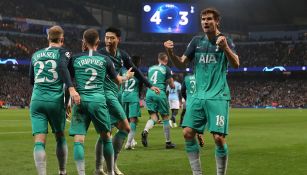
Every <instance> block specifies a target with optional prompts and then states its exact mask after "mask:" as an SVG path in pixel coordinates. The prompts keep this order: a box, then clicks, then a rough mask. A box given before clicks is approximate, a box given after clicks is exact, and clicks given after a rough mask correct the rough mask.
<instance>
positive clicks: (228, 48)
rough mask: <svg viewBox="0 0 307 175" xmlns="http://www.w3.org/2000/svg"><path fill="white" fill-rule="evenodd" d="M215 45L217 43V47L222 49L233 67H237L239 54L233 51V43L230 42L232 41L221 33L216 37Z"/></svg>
mask: <svg viewBox="0 0 307 175" xmlns="http://www.w3.org/2000/svg"><path fill="white" fill-rule="evenodd" d="M228 42H230V43H228ZM216 45H218V46H219V48H221V49H222V50H223V51H224V53H225V55H226V57H227V59H228V61H229V63H230V65H231V66H232V67H233V68H239V66H240V60H239V56H238V55H237V54H236V53H235V51H234V44H233V43H232V41H231V40H227V39H226V37H225V36H223V35H221V36H219V37H218V38H217V40H216Z"/></svg>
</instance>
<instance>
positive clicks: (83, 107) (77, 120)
mask: <svg viewBox="0 0 307 175" xmlns="http://www.w3.org/2000/svg"><path fill="white" fill-rule="evenodd" d="M81 111H82V113H81ZM90 122H91V119H90V118H89V117H88V113H87V102H82V103H81V104H80V105H73V107H72V120H71V124H70V128H69V135H70V136H73V137H74V148H73V154H74V161H75V163H76V167H77V171H78V175H85V159H84V139H85V135H86V133H87V129H88V127H89V125H90Z"/></svg>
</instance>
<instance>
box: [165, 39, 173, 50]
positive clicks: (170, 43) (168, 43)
mask: <svg viewBox="0 0 307 175" xmlns="http://www.w3.org/2000/svg"><path fill="white" fill-rule="evenodd" d="M164 47H165V49H167V50H168V49H173V48H174V42H173V41H171V40H167V41H165V42H164Z"/></svg>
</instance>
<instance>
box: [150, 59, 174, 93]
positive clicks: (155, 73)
mask: <svg viewBox="0 0 307 175" xmlns="http://www.w3.org/2000/svg"><path fill="white" fill-rule="evenodd" d="M148 78H149V82H150V83H151V84H152V85H153V86H156V87H158V88H159V89H160V90H161V91H162V92H165V91H166V81H167V80H168V79H169V78H171V70H170V68H169V67H168V66H165V65H163V64H159V65H154V66H151V67H150V68H149V70H148Z"/></svg>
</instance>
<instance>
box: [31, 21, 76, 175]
mask: <svg viewBox="0 0 307 175" xmlns="http://www.w3.org/2000/svg"><path fill="white" fill-rule="evenodd" d="M48 41H49V47H47V48H44V49H41V50H39V51H37V52H35V53H34V54H33V56H32V59H31V64H30V80H31V84H32V85H34V87H33V92H32V98H31V105H30V116H31V122H32V133H33V135H34V142H35V146H34V152H33V156H34V161H35V166H36V169H37V172H38V174H39V175H45V174H46V152H45V144H46V134H47V133H48V123H49V124H50V126H51V129H52V132H53V133H55V138H56V142H57V144H56V156H57V158H58V163H59V174H60V175H65V174H66V162H67V144H66V139H65V137H64V129H65V109H64V91H63V83H65V84H66V86H67V87H68V89H69V93H70V96H71V97H72V99H73V101H74V102H75V103H79V102H80V96H79V94H78V93H77V92H76V91H75V88H74V87H73V85H72V82H71V79H70V75H69V71H68V69H67V63H68V60H69V58H70V53H69V52H68V51H67V50H66V49H64V48H62V46H63V44H64V30H63V29H62V28H61V27H60V26H53V27H51V28H50V29H48Z"/></svg>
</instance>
